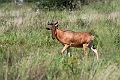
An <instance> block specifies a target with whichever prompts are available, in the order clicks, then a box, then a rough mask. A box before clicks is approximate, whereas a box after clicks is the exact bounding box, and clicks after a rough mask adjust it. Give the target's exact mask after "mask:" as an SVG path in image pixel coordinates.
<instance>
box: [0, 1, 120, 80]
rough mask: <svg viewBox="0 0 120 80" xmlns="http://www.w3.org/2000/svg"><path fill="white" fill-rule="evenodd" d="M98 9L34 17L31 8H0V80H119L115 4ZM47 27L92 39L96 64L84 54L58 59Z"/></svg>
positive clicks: (119, 31) (119, 15)
mask: <svg viewBox="0 0 120 80" xmlns="http://www.w3.org/2000/svg"><path fill="white" fill-rule="evenodd" d="M100 4H101V3H95V4H91V5H87V6H83V7H82V8H81V9H80V10H74V11H68V10H63V11H59V10H56V11H46V10H42V9H40V12H39V13H36V12H35V9H36V7H35V5H34V4H23V5H13V4H0V6H1V7H0V31H1V32H0V80H68V79H69V80H79V79H80V80H102V79H103V80H119V79H120V58H119V57H120V49H119V47H120V23H119V22H120V11H119V9H120V4H119V3H117V0H116V1H112V3H110V4H109V5H105V8H104V7H103V6H101V5H100ZM48 21H50V22H55V21H59V23H60V26H59V28H60V29H62V30H73V31H77V32H78V31H86V32H90V33H92V34H93V35H95V39H96V40H95V44H96V47H97V49H98V51H99V60H98V61H97V60H96V58H95V54H94V53H93V52H92V51H91V50H89V49H88V57H87V58H84V54H83V50H82V49H79V48H78V49H76V48H71V53H72V55H73V56H72V57H67V56H66V52H65V53H64V58H62V57H61V56H60V52H61V49H62V48H63V46H62V45H61V44H60V43H59V42H58V41H57V40H52V38H51V32H49V31H46V30H45V28H46V27H49V26H48V25H47V22H48Z"/></svg>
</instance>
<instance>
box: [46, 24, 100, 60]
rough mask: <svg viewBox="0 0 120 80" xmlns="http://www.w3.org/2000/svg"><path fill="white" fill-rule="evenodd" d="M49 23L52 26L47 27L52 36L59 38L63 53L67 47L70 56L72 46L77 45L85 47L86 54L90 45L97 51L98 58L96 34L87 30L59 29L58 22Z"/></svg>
mask: <svg viewBox="0 0 120 80" xmlns="http://www.w3.org/2000/svg"><path fill="white" fill-rule="evenodd" d="M48 25H51V26H52V27H51V28H46V29H47V30H51V31H52V38H53V39H55V38H56V39H57V40H58V41H59V42H60V43H61V44H62V45H63V46H64V48H63V49H62V53H63V52H64V51H65V50H66V49H67V54H68V55H69V56H70V47H77V48H83V49H84V54H85V55H87V54H86V49H87V48H88V47H89V48H90V49H91V50H92V51H94V52H95V54H96V58H97V59H98V52H97V50H96V49H95V48H94V46H93V43H94V36H93V35H91V34H89V33H87V32H73V31H70V30H66V31H63V30H60V29H58V26H59V24H58V22H56V23H55V24H53V23H48Z"/></svg>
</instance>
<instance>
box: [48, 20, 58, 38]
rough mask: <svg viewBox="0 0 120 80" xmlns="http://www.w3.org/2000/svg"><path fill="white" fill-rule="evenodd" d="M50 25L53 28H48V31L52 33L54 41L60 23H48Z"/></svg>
mask: <svg viewBox="0 0 120 80" xmlns="http://www.w3.org/2000/svg"><path fill="white" fill-rule="evenodd" d="M48 25H51V26H52V27H51V28H46V29H47V30H51V31H52V39H55V36H56V34H57V33H56V30H57V29H58V22H56V23H49V22H48Z"/></svg>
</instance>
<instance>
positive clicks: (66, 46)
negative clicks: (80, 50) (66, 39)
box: [61, 44, 69, 55]
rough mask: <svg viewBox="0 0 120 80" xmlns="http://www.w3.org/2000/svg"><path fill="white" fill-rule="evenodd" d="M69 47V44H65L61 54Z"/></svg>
mask: <svg viewBox="0 0 120 80" xmlns="http://www.w3.org/2000/svg"><path fill="white" fill-rule="evenodd" d="M68 47H69V45H67V44H65V46H64V47H63V49H62V51H61V55H62V54H63V52H64V51H65V50H66V49H67V48H68Z"/></svg>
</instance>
